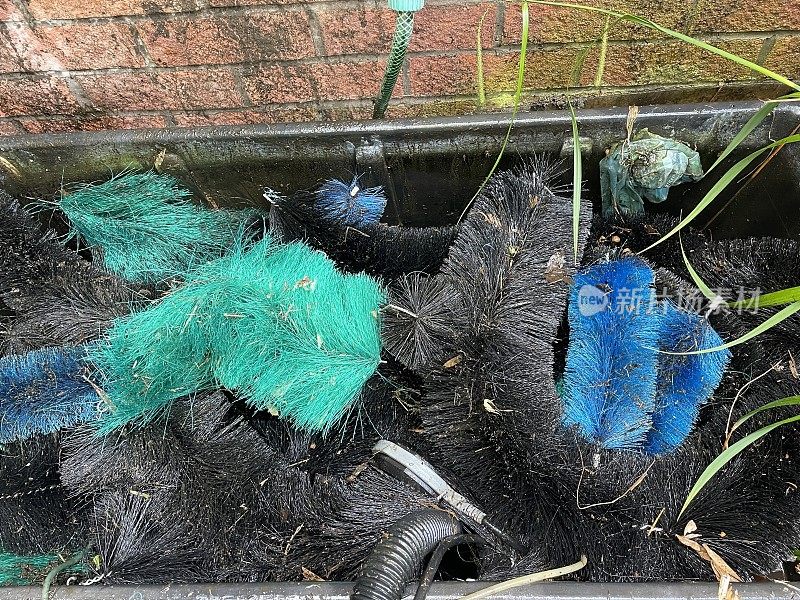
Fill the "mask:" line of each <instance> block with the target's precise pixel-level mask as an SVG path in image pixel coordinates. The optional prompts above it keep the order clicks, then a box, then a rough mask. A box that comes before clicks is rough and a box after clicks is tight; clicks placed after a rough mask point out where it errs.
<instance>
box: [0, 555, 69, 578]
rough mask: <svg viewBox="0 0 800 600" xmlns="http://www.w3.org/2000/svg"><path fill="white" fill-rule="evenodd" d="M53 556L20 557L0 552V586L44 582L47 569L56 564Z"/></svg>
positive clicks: (56, 561)
mask: <svg viewBox="0 0 800 600" xmlns="http://www.w3.org/2000/svg"><path fill="white" fill-rule="evenodd" d="M58 562H59V557H58V556H57V555H55V554H37V555H33V556H20V555H18V554H12V553H9V552H0V586H7V585H33V584H35V583H41V581H43V580H44V578H45V576H46V575H47V572H48V571H49V570H50V569H49V567H51V566H54V565H56V564H58Z"/></svg>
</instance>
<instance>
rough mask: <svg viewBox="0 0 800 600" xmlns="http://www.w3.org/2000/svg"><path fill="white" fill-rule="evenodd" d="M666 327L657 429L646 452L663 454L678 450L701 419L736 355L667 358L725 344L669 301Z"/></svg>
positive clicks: (662, 338) (664, 307)
mask: <svg viewBox="0 0 800 600" xmlns="http://www.w3.org/2000/svg"><path fill="white" fill-rule="evenodd" d="M658 310H659V313H661V327H660V333H659V340H658V347H659V348H660V349H661V350H662V351H663V353H662V354H659V361H658V381H657V385H656V405H655V410H654V412H653V416H652V417H653V426H652V429H651V430H650V431H648V433H647V438H646V440H645V445H644V450H645V452H648V453H650V454H661V453H662V452H669V451H671V450H673V449H675V448H676V447H677V446H678V445H679V444H680V443H681V442H683V440H684V439H686V436H687V435H689V432H690V431H691V430H692V427H693V425H694V423H695V421H696V419H697V415H698V413H699V411H700V407H701V406H702V405H703V403H705V401H706V400H707V399H708V397H709V396H710V395H711V394H712V393H713V392H714V390H715V389H716V388H717V386H718V385H719V383H720V381H721V380H722V375H723V373H724V372H725V369H726V367H727V364H728V362H729V361H730V357H731V352H730V350H720V351H717V352H709V353H706V354H694V355H683V356H681V355H675V354H666V352H694V351H696V350H706V349H709V348H716V347H718V346H721V345H722V343H723V341H722V339H721V338H720V337H719V335H718V334H717V332H716V331H714V329H713V328H712V327H711V326H710V325H709V324H708V322H707V321H706V320H705V319H703V318H702V317H700V316H699V315H697V314H694V313H690V312H686V311H683V310H680V309H679V308H677V307H676V306H675V305H674V304H672V302H669V301H666V302H663V303H662V306H661V307H659V309H658Z"/></svg>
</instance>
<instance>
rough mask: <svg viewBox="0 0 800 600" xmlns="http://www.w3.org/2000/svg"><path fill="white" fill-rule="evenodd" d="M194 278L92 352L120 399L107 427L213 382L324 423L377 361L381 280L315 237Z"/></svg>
mask: <svg viewBox="0 0 800 600" xmlns="http://www.w3.org/2000/svg"><path fill="white" fill-rule="evenodd" d="M187 277H188V278H189V279H190V280H189V281H187V283H186V284H185V285H184V286H183V287H181V288H178V289H177V290H175V291H174V292H173V293H171V294H170V295H169V296H167V297H166V298H165V299H164V300H162V301H161V302H160V303H159V304H157V305H155V306H153V307H152V308H151V309H149V310H147V311H144V312H141V313H138V314H135V315H133V316H131V317H130V318H128V319H123V320H120V321H119V322H118V323H117V325H115V327H114V328H112V330H111V331H110V333H109V339H108V342H107V343H106V344H103V345H102V346H101V347H100V348H99V350H98V351H96V352H95V353H94V354H93V359H94V362H95V364H96V365H97V367H98V369H99V371H100V373H101V374H102V376H103V377H104V378H105V381H106V391H107V392H108V394H109V397H110V399H111V402H112V404H113V406H114V409H113V411H112V412H111V413H110V414H109V415H108V417H107V419H106V420H105V422H104V423H103V425H102V427H101V430H102V431H103V432H108V431H111V430H113V429H115V428H117V427H119V426H121V425H124V424H125V423H128V422H131V421H133V420H136V421H139V422H147V421H149V420H151V419H152V418H153V417H154V416H155V415H157V414H158V413H159V411H161V410H163V409H164V408H165V407H166V406H167V405H168V404H169V403H170V402H171V401H172V400H174V399H176V398H178V397H180V396H184V395H187V394H191V393H194V392H196V391H199V390H203V389H208V388H210V387H214V386H216V385H221V386H223V387H227V388H229V389H233V390H238V391H239V393H240V394H241V395H242V397H243V398H245V399H246V401H247V402H248V403H250V404H251V405H252V406H254V407H255V408H257V409H259V410H272V411H276V412H277V413H279V414H281V415H282V416H285V417H287V418H290V419H291V420H292V421H293V422H295V423H296V424H297V425H298V426H300V427H303V428H307V429H309V430H317V431H319V430H325V429H327V428H328V427H329V426H330V425H331V424H332V423H334V422H335V421H336V420H338V419H339V418H341V416H342V415H343V413H344V412H345V411H346V410H347V409H348V407H349V406H350V405H351V403H352V402H353V400H354V399H355V398H357V397H358V392H359V390H360V389H361V386H362V385H363V384H364V382H366V381H367V379H369V377H370V376H371V375H372V373H373V372H374V371H375V369H376V368H377V366H378V362H379V360H380V339H379V323H378V309H379V307H380V304H381V302H382V301H383V291H382V289H381V288H380V286H379V285H378V284H377V283H376V282H375V281H374V280H372V279H371V278H369V277H366V276H363V275H342V274H341V273H339V272H338V271H337V270H336V269H335V267H334V266H333V263H331V261H330V260H328V259H327V258H326V257H325V256H324V255H323V254H321V253H319V252H315V251H312V250H311V249H309V248H308V247H307V246H304V245H302V244H290V245H286V246H280V247H274V246H272V244H271V243H270V241H269V240H268V239H265V240H262V241H260V242H257V243H255V244H252V245H251V246H247V247H244V246H242V245H240V246H238V247H237V248H235V249H234V250H233V251H232V252H231V254H230V255H229V256H226V257H223V258H221V259H218V260H216V261H213V262H211V263H208V264H206V265H204V266H203V267H201V268H199V269H197V270H196V271H193V272H192V273H191V274H190V275H187Z"/></svg>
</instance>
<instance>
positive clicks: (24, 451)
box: [0, 434, 86, 555]
mask: <svg viewBox="0 0 800 600" xmlns="http://www.w3.org/2000/svg"><path fill="white" fill-rule="evenodd" d="M59 451H60V444H59V435H58V434H49V435H37V436H34V437H31V438H30V439H27V440H24V441H18V442H12V443H8V444H5V445H2V446H0V548H2V549H3V550H4V551H6V552H13V553H15V554H20V555H39V554H52V553H53V552H61V551H64V550H66V551H72V550H75V549H81V548H82V547H83V546H84V545H85V537H86V528H85V514H84V513H83V512H82V511H81V510H80V503H78V502H75V501H73V500H72V499H71V498H69V496H68V494H67V493H66V491H65V490H64V489H63V488H62V486H61V482H60V480H59V464H58V459H59Z"/></svg>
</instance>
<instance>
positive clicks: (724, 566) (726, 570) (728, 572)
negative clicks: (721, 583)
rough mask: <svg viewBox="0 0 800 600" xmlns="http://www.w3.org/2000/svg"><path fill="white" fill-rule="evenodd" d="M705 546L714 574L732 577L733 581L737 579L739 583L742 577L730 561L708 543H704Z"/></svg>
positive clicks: (721, 576)
mask: <svg viewBox="0 0 800 600" xmlns="http://www.w3.org/2000/svg"><path fill="white" fill-rule="evenodd" d="M703 548H704V549H705V551H706V553H707V554H708V556H709V560H710V562H711V569H712V570H713V571H714V575H716V576H717V579H722V578H723V577H730V579H731V581H736V582H737V583H741V581H742V578H741V577H739V575H738V574H737V573H736V571H734V570H733V569H732V568H731V567H730V565H728V563H726V562H725V560H724V559H723V558H722V557H721V556H720V555H719V554H717V553H716V552H714V551H713V550H712V549H711V548H710V547H709V546H708V544H703Z"/></svg>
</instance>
